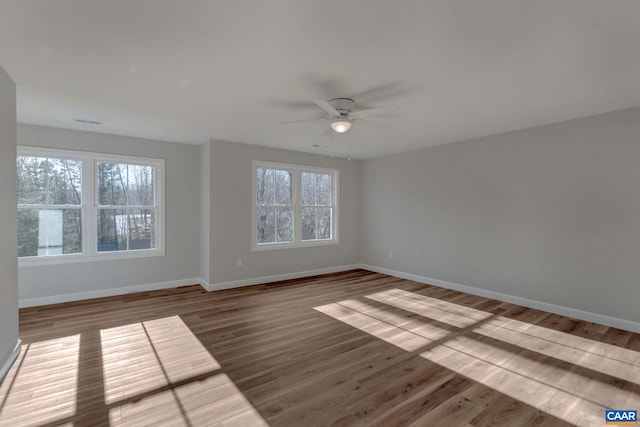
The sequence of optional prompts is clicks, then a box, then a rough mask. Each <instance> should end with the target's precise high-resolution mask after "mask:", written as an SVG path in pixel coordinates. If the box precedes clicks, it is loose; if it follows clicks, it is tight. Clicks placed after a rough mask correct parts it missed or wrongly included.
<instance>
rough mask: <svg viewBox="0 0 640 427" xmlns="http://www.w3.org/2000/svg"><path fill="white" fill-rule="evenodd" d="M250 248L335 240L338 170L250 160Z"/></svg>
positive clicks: (290, 245)
mask: <svg viewBox="0 0 640 427" xmlns="http://www.w3.org/2000/svg"><path fill="white" fill-rule="evenodd" d="M253 188H254V192H253V195H254V202H253V207H254V208H253V218H254V224H253V233H252V234H253V237H252V248H253V249H254V250H262V249H276V248H291V247H300V246H313V245H321V244H335V243H338V233H337V230H338V227H337V218H338V215H337V203H336V200H337V188H338V171H337V170H333V169H320V168H314V167H306V166H297V165H287V164H277V163H267V162H258V161H254V162H253Z"/></svg>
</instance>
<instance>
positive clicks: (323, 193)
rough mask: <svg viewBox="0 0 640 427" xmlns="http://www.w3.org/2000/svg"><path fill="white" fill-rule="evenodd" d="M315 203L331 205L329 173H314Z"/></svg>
mask: <svg viewBox="0 0 640 427" xmlns="http://www.w3.org/2000/svg"><path fill="white" fill-rule="evenodd" d="M316 194H317V197H318V200H317V204H318V205H323V206H331V175H329V174H328V173H317V174H316Z"/></svg>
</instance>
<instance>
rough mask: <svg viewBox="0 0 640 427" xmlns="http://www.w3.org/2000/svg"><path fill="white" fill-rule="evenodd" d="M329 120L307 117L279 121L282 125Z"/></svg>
mask: <svg viewBox="0 0 640 427" xmlns="http://www.w3.org/2000/svg"><path fill="white" fill-rule="evenodd" d="M320 122H325V123H326V122H327V119H305V120H288V121H286V122H278V123H279V124H281V125H292V124H296V123H320Z"/></svg>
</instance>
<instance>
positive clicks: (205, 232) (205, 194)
mask: <svg viewBox="0 0 640 427" xmlns="http://www.w3.org/2000/svg"><path fill="white" fill-rule="evenodd" d="M210 162H211V142H210V141H207V142H205V143H204V144H202V148H201V151H200V278H201V279H202V280H203V282H204V283H203V285H205V286H207V285H208V283H209V280H210V277H209V264H210V263H209V258H210V252H211V251H210V248H211V235H210V231H209V223H210V222H211V219H210V217H211V214H210V212H211V185H210V181H211V178H210V176H211V173H210V168H211V164H210Z"/></svg>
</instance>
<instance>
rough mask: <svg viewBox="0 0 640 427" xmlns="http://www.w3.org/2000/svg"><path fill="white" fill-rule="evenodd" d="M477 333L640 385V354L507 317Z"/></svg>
mask: <svg viewBox="0 0 640 427" xmlns="http://www.w3.org/2000/svg"><path fill="white" fill-rule="evenodd" d="M473 332H475V333H478V334H481V335H485V336H488V337H492V338H494V339H497V340H500V341H503V342H507V343H510V344H513V345H517V346H518V347H521V348H526V349H528V350H531V351H535V352H537V353H540V354H544V355H547V356H552V357H555V358H557V359H560V360H564V361H566V362H569V363H573V364H576V365H580V366H582V367H585V368H588V369H591V370H594V371H597V372H600V373H603V374H607V375H611V376H613V377H616V378H619V379H621V380H624V381H631V382H634V383H635V384H638V385H640V354H638V352H636V351H633V350H627V349H625V348H622V347H616V346H614V345H610V344H606V343H602V342H599V341H593V340H590V339H588V338H583V337H579V336H575V335H571V334H567V333H564V332H559V331H556V330H553V329H549V328H545V327H542V326H536V325H532V324H530V323H525V322H520V321H518V320H514V319H508V318H506V317H498V318H496V319H492V320H490V321H489V322H487V323H485V324H483V325H481V326H479V327H477V328H475V329H473Z"/></svg>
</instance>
